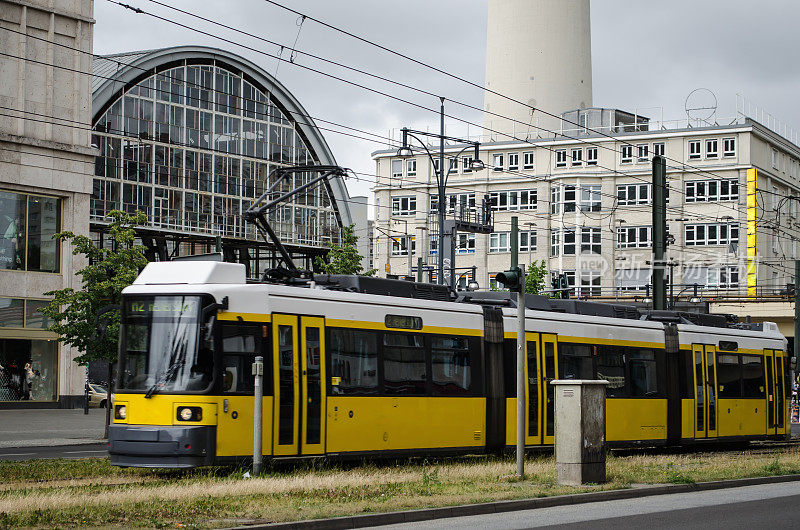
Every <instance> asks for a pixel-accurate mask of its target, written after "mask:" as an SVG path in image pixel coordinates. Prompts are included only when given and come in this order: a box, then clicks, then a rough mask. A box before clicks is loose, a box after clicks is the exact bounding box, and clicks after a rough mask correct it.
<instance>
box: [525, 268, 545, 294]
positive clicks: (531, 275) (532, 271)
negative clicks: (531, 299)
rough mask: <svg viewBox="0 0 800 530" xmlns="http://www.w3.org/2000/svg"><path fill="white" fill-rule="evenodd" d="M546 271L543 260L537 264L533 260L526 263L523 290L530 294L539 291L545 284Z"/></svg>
mask: <svg viewBox="0 0 800 530" xmlns="http://www.w3.org/2000/svg"><path fill="white" fill-rule="evenodd" d="M547 273H548V271H547V266H546V265H545V263H544V260H542V261H541V262H540V263H538V264H537V263H536V262H533V263H531V264H530V265H528V270H527V271H526V272H525V292H526V293H530V294H538V293H539V292H541V291H542V290H543V289H544V286H545V280H546V278H547Z"/></svg>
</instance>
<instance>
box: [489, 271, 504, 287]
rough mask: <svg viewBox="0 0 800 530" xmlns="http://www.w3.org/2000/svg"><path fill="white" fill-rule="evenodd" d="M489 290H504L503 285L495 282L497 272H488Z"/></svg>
mask: <svg viewBox="0 0 800 530" xmlns="http://www.w3.org/2000/svg"><path fill="white" fill-rule="evenodd" d="M489 290H490V291H504V290H505V289H503V287H502V286H501V285H500V284H499V283H498V282H497V273H496V272H493V273H491V274H489Z"/></svg>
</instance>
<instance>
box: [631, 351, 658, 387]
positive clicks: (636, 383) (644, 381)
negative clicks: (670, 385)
mask: <svg viewBox="0 0 800 530" xmlns="http://www.w3.org/2000/svg"><path fill="white" fill-rule="evenodd" d="M628 364H629V366H630V375H631V378H630V381H631V392H630V395H631V397H652V396H655V395H657V394H658V382H657V381H658V380H657V378H656V357H655V354H654V353H653V350H644V349H638V348H630V349H629V352H628Z"/></svg>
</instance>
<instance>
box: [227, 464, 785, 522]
mask: <svg viewBox="0 0 800 530" xmlns="http://www.w3.org/2000/svg"><path fill="white" fill-rule="evenodd" d="M795 481H800V474H796V475H782V476H777V477H754V478H740V479H733V480H716V481H712V482H698V483H695V484H674V485H672V484H671V485H663V486H644V487H641V488H635V489H620V490H610V491H598V492H589V493H576V494H573V495H557V496H553V497H538V498H535V499H519V500H512V501H497V502H487V503H481V504H465V505H461V506H447V507H442V508H424V509H421V510H408V511H402V512H388V513H376V514H369V515H351V516H345V517H334V518H331V519H315V520H308V521H294V522H288V523H269V524H261V525H250V526H237V527H235V528H233V529H231V530H259V529H262V528H263V529H269V530H274V529H298V530H300V529H302V530H306V529H325V530H329V529H337V530H338V529H343V528H365V527H369V526H379V525H388V524H398V523H413V522H418V521H430V520H433V519H446V518H450V517H463V516H468V515H486V514H492V513H503V512H515V511H520V510H532V509H536V508H551V507H554V506H567V505H570V504H585V503H589V502H603V501H614V500H624V499H635V498H640V497H652V496H655V495H669V494H672V493H689V492H693V491H711V490H718V489H725V488H738V487H742V486H757V485H760V484H777V483H781V482H795Z"/></svg>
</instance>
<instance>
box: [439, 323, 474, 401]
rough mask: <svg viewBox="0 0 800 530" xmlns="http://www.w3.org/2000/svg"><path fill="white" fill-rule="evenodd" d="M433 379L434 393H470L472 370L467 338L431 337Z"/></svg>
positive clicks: (455, 394) (448, 394)
mask: <svg viewBox="0 0 800 530" xmlns="http://www.w3.org/2000/svg"><path fill="white" fill-rule="evenodd" d="M431 380H432V382H433V393H434V395H440V396H463V395H468V394H469V393H470V387H471V383H472V371H471V366H470V352H469V344H468V342H467V339H466V338H464V337H432V338H431Z"/></svg>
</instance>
